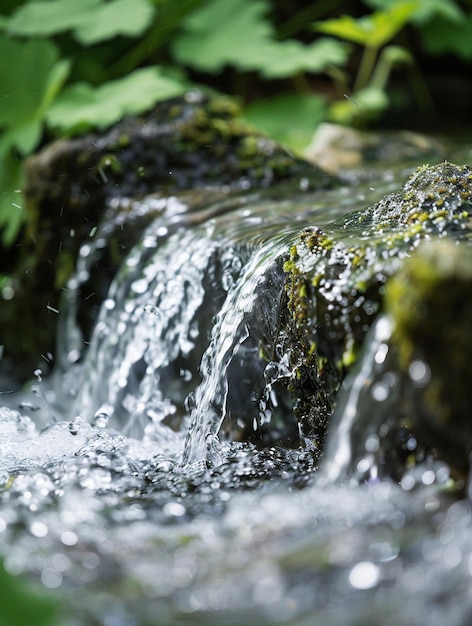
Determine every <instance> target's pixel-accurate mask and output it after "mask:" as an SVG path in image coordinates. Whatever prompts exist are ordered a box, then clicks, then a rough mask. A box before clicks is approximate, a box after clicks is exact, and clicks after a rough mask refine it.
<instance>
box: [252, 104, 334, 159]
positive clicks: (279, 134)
mask: <svg viewBox="0 0 472 626" xmlns="http://www.w3.org/2000/svg"><path fill="white" fill-rule="evenodd" d="M244 117H245V119H246V120H247V121H248V122H249V123H250V124H252V125H253V126H255V127H256V128H257V129H258V130H260V131H261V132H263V133H265V134H266V135H268V136H269V137H272V138H273V139H276V140H277V141H279V142H280V143H282V144H283V145H286V146H288V147H290V148H292V149H293V150H295V151H296V152H299V153H300V152H301V151H302V150H303V148H305V147H306V146H307V145H308V144H309V143H310V141H311V139H312V136H313V133H314V131H315V129H316V127H317V126H318V124H320V122H322V121H323V119H324V118H325V117H326V108H325V102H324V99H323V98H322V97H321V96H316V95H310V94H296V93H290V94H284V95H281V96H275V97H273V98H267V99H265V100H259V101H258V102H255V103H254V104H252V105H250V106H248V107H247V108H246V110H245V111H244Z"/></svg>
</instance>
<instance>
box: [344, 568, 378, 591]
mask: <svg viewBox="0 0 472 626" xmlns="http://www.w3.org/2000/svg"><path fill="white" fill-rule="evenodd" d="M379 579H380V572H379V568H378V567H377V565H375V563H371V562H370V561H361V562H360V563H357V565H355V566H354V567H353V568H352V570H351V572H350V574H349V582H350V583H351V585H352V586H353V587H354V589H372V587H375V585H377V583H378V582H379Z"/></svg>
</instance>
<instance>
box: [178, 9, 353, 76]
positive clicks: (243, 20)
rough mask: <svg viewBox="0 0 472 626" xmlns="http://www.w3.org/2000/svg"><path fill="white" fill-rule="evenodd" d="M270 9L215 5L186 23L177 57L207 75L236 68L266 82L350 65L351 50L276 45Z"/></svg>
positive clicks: (331, 44) (322, 43)
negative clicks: (335, 66) (207, 73)
mask: <svg viewBox="0 0 472 626" xmlns="http://www.w3.org/2000/svg"><path fill="white" fill-rule="evenodd" d="M268 9H269V5H268V3H267V2H266V1H265V0H210V1H209V2H207V3H206V4H205V5H203V6H202V7H200V8H199V9H197V10H196V11H194V12H193V13H192V14H190V15H189V16H188V17H187V19H186V20H184V22H183V25H182V26H183V30H184V33H183V34H182V35H181V36H180V37H177V39H176V40H175V41H174V43H173V47H172V51H173V55H174V57H175V58H176V60H177V61H179V62H180V63H182V64H183V65H189V66H190V67H194V68H196V69H198V70H203V71H206V72H215V73H216V72H219V71H221V70H222V69H223V68H224V67H225V66H227V65H232V66H234V67H237V68H239V69H240V70H243V71H257V72H260V73H261V74H262V75H263V76H265V77H266V78H284V77H287V76H293V75H294V74H296V73H298V72H300V71H307V72H321V71H323V70H324V69H325V68H326V67H327V66H328V65H340V64H343V63H345V62H346V59H347V48H346V46H345V45H344V44H341V43H340V42H336V41H333V40H329V39H321V40H319V41H316V42H315V43H313V44H311V45H303V44H302V43H300V42H299V41H295V40H288V41H282V42H279V41H277V40H276V39H275V35H274V31H273V28H272V25H271V23H270V22H269V20H268V19H267V17H266V14H267V12H268ZM241 33H244V36H243V37H242V36H241Z"/></svg>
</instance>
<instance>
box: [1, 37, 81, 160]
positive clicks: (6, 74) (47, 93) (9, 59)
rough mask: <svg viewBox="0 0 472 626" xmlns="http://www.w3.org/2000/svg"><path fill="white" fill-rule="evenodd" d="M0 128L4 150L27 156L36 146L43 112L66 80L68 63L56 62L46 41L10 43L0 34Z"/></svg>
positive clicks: (52, 45)
mask: <svg viewBox="0 0 472 626" xmlns="http://www.w3.org/2000/svg"><path fill="white" fill-rule="evenodd" d="M0 58H1V59H2V63H1V64H0V85H1V87H2V88H1V91H0V128H1V127H2V126H3V127H4V128H3V137H2V144H3V146H4V151H5V150H7V149H10V148H11V147H12V146H15V147H16V148H17V149H18V150H20V152H22V153H23V154H28V153H30V152H31V151H32V150H34V148H35V147H36V146H37V145H38V143H39V141H40V138H41V134H42V123H43V119H44V113H45V111H46V109H47V107H48V106H49V105H50V103H51V102H52V100H53V99H54V97H55V96H56V95H57V93H58V91H59V90H60V88H61V87H62V85H63V83H64V81H65V79H66V78H67V75H68V72H69V68H70V64H69V62H68V61H66V60H62V61H59V62H58V61H57V58H58V52H57V49H56V47H55V46H54V44H52V43H51V42H48V41H43V40H35V39H32V40H30V41H26V42H20V41H13V40H10V39H8V38H6V37H4V36H3V35H0Z"/></svg>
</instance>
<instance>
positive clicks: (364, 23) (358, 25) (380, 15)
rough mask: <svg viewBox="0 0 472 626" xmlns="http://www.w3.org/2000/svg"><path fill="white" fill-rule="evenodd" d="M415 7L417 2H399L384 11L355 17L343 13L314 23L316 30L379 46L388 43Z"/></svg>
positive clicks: (361, 43)
mask: <svg viewBox="0 0 472 626" xmlns="http://www.w3.org/2000/svg"><path fill="white" fill-rule="evenodd" d="M416 8H417V2H401V3H398V4H395V6H392V7H391V8H390V9H388V10H385V11H376V12H374V13H372V14H371V15H366V16H365V17H361V18H358V19H355V18H353V17H351V16H350V15H343V16H341V17H339V18H335V19H332V20H325V21H323V22H317V23H316V24H315V28H316V30H319V31H321V32H323V33H326V34H329V35H334V36H335V37H339V38H341V39H347V40H348V41H352V42H353V43H357V44H360V45H362V46H366V47H368V48H380V47H381V46H383V45H385V44H386V43H388V42H389V41H390V40H391V39H393V37H395V35H396V34H397V33H398V32H399V31H400V30H401V29H402V28H403V26H404V25H405V24H406V23H407V22H408V20H409V19H410V17H411V16H412V15H413V14H414V12H415V10H416Z"/></svg>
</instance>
